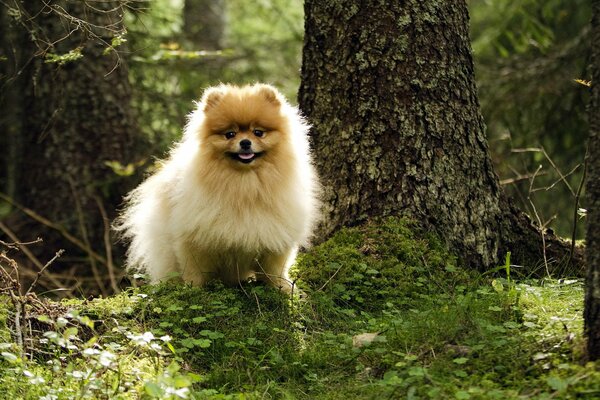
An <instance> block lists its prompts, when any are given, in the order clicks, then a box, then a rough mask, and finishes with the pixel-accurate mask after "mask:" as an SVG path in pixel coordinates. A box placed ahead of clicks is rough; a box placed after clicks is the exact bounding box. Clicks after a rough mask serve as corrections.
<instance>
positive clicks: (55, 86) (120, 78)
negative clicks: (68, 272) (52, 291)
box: [10, 0, 137, 275]
mask: <svg viewBox="0 0 600 400" xmlns="http://www.w3.org/2000/svg"><path fill="white" fill-rule="evenodd" d="M14 4H15V7H20V8H16V9H15V10H18V12H19V13H20V14H21V16H20V17H19V19H18V20H15V21H13V22H14V25H13V29H15V30H16V31H18V34H19V35H20V36H21V38H24V40H25V41H29V47H30V48H33V49H34V50H35V51H36V52H35V54H29V55H28V58H27V59H26V62H25V63H23V65H21V66H20V74H19V76H18V77H17V78H15V79H16V82H18V83H19V84H23V82H25V85H24V91H23V93H22V103H23V108H22V111H23V119H22V121H20V124H21V131H20V132H19V134H20V136H21V137H22V143H23V148H22V151H21V154H20V157H19V158H20V160H21V162H20V165H19V169H20V177H19V182H18V186H17V188H16V190H15V197H16V200H17V202H18V203H21V204H22V205H24V206H26V207H28V208H30V209H32V210H33V211H35V212H36V213H38V214H40V215H42V216H43V217H45V218H47V219H49V220H50V221H52V222H53V223H56V224H59V225H61V226H62V227H64V228H65V230H66V231H68V232H69V233H70V234H72V235H73V236H76V237H78V238H79V239H80V240H81V241H82V242H84V243H86V244H88V245H89V246H90V247H91V248H92V249H93V250H94V251H96V252H97V253H99V254H104V249H105V243H104V235H105V230H106V221H105V220H104V218H103V215H102V210H101V209H100V208H101V207H103V208H104V209H105V211H106V212H107V214H108V215H109V217H110V216H111V215H114V210H115V209H116V207H117V205H118V204H119V203H120V202H121V199H122V194H123V193H125V192H126V190H127V189H128V188H129V185H128V182H127V181H126V180H124V179H122V178H119V177H118V176H117V175H116V174H115V173H114V172H113V171H112V170H111V169H110V168H109V167H108V166H107V165H106V162H107V161H118V162H120V163H122V164H124V165H126V164H128V163H130V162H132V161H133V160H132V158H133V154H134V151H135V148H134V141H133V138H134V136H135V134H136V131H137V130H136V124H135V119H134V115H133V111H132V108H131V107H130V98H131V90H130V85H129V81H128V72H127V68H126V63H125V60H124V59H123V58H122V56H121V55H120V53H119V52H118V51H119V50H122V47H116V48H113V47H112V46H111V45H112V44H113V43H114V44H116V43H115V42H113V39H114V38H115V37H116V38H118V37H119V36H120V35H122V34H124V32H125V31H124V27H123V21H122V18H123V13H124V10H123V9H122V6H123V4H124V3H123V2H122V1H119V0H114V1H104V2H94V3H93V4H91V3H90V4H88V3H86V2H79V1H59V2H52V4H50V3H48V4H45V3H42V2H31V3H21V6H17V4H19V3H17V2H15V3H14ZM22 40H23V39H22ZM69 52H71V54H73V55H75V56H74V57H73V58H76V59H73V60H67V59H65V58H64V57H63V58H62V59H61V60H57V61H56V62H49V61H51V60H52V57H57V56H58V57H60V56H63V55H65V54H68V53H69ZM78 53H80V54H81V55H82V57H81V58H77V54H78ZM101 205H102V206H101ZM13 217H14V216H13ZM10 221H11V222H12V227H13V229H14V230H16V231H17V232H18V233H19V238H20V239H21V240H30V239H32V236H33V235H36V236H37V235H40V236H41V237H42V238H43V239H44V241H45V245H44V248H43V249H40V254H41V259H48V258H50V257H49V256H51V255H53V254H54V252H55V251H56V250H58V248H66V249H68V251H67V255H66V256H67V257H69V258H71V259H72V258H73V257H81V256H85V255H86V254H85V253H83V254H82V253H81V250H80V249H77V248H74V247H73V246H72V245H71V244H70V243H69V242H68V241H66V240H64V237H63V235H60V234H58V233H57V232H56V231H55V230H51V229H46V228H45V227H43V226H42V225H40V224H38V223H35V224H32V223H31V222H32V221H31V220H27V221H28V223H27V224H23V219H19V218H12V219H11V220H10ZM33 238H35V236H33ZM67 257H65V258H67ZM53 268H57V267H56V266H55V267H53ZM58 268H60V267H58ZM87 270H89V265H85V264H81V271H82V272H81V274H82V275H83V274H88V272H87ZM76 275H77V274H76ZM102 275H104V274H102Z"/></svg>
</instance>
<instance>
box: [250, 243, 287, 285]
mask: <svg viewBox="0 0 600 400" xmlns="http://www.w3.org/2000/svg"><path fill="white" fill-rule="evenodd" d="M296 252H297V249H296V248H293V249H290V250H289V251H287V252H284V253H268V254H266V255H264V256H262V257H260V258H259V259H257V260H256V263H257V267H256V279H257V280H259V281H262V282H265V283H266V284H267V285H269V286H273V287H276V288H279V289H281V290H283V291H285V292H288V293H289V292H291V291H292V281H291V280H290V278H289V276H288V270H289V269H290V266H291V265H292V264H293V263H294V260H295V259H296Z"/></svg>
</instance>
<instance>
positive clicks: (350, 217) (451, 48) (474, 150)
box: [299, 0, 542, 268]
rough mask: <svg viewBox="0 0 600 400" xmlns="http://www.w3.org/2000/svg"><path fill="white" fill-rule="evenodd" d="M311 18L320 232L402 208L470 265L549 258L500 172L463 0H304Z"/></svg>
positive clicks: (304, 99) (306, 69)
mask: <svg viewBox="0 0 600 400" xmlns="http://www.w3.org/2000/svg"><path fill="white" fill-rule="evenodd" d="M305 15H306V24H305V30H306V32H305V44H304V54H303V65H302V85H301V88H300V94H299V100H300V106H301V108H302V110H303V111H304V113H305V114H306V115H307V116H308V118H309V120H310V122H311V123H312V124H313V130H312V135H313V136H312V139H313V140H312V143H313V147H314V153H315V155H316V157H315V159H316V163H317V167H318V170H319V172H320V174H321V177H322V180H323V183H324V187H325V194H324V196H325V200H326V204H327V208H326V210H325V220H324V222H323V224H322V225H321V227H320V235H319V236H320V237H321V238H323V237H326V236H327V235H329V234H330V233H331V232H332V231H334V230H335V229H337V228H339V227H340V226H343V225H351V224H355V223H358V222H360V221H362V220H365V219H368V218H370V217H372V216H386V215H405V216H409V217H411V218H413V219H416V220H418V221H421V222H422V224H423V226H424V227H426V228H434V229H435V230H436V231H437V232H438V233H439V234H440V235H442V236H443V237H445V238H446V239H447V241H448V243H449V245H450V247H451V248H452V249H453V250H454V251H455V252H456V253H457V254H459V255H460V256H461V257H462V259H463V260H464V261H465V262H466V263H468V264H469V265H472V266H477V267H484V268H487V267H489V266H492V265H494V264H495V263H496V262H497V261H498V257H499V254H502V253H504V252H506V251H512V252H513V254H515V253H516V255H517V257H516V259H515V258H513V261H516V262H518V263H525V262H531V261H532V260H535V261H536V262H537V261H539V260H540V259H542V246H541V243H542V240H541V236H540V234H539V231H538V230H537V229H535V228H534V227H533V226H532V225H531V223H530V222H529V220H528V219H527V218H522V216H521V215H520V213H519V212H518V211H517V210H515V209H513V208H512V207H510V206H509V204H508V202H507V201H506V199H505V197H504V195H503V192H502V190H501V188H500V186H499V182H498V178H497V176H496V174H495V173H494V171H493V167H492V162H491V160H490V157H489V152H488V147H487V141H486V138H485V134H484V124H483V121H482V117H481V115H480V112H479V104H478V100H477V91H476V87H475V83H474V82H475V81H474V72H473V60H472V55H471V49H470V39H469V30H468V11H467V6H466V3H465V2H464V1H457V2H451V1H449V2H438V1H417V0H408V1H403V2H380V3H377V2H361V1H358V0H353V1H344V2H341V1H328V2H323V1H318V0H307V1H306V2H305ZM509 218H510V222H508V220H509ZM516 221H519V222H518V223H519V226H517V227H513V226H512V225H513V223H516ZM515 230H517V231H521V232H522V234H524V235H526V237H522V238H521V237H515V235H514V233H515ZM524 242H528V244H527V246H524ZM529 242H531V243H535V246H533V247H532V246H531V245H530V243H529Z"/></svg>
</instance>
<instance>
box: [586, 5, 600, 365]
mask: <svg viewBox="0 0 600 400" xmlns="http://www.w3.org/2000/svg"><path fill="white" fill-rule="evenodd" d="M592 7H593V9H592V35H591V36H592V60H591V69H592V90H591V97H590V105H589V116H590V117H589V118H590V137H589V139H588V159H587V168H588V180H587V186H586V193H587V202H588V214H587V231H586V254H585V255H586V261H587V268H588V273H587V281H586V294H585V311H584V321H585V334H586V336H587V339H588V342H587V353H588V357H589V359H590V360H599V359H600V1H598V0H595V1H594V2H593V3H592Z"/></svg>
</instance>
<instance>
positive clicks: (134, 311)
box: [0, 219, 600, 399]
mask: <svg viewBox="0 0 600 400" xmlns="http://www.w3.org/2000/svg"><path fill="white" fill-rule="evenodd" d="M509 265H510V263H509V262H507V271H508V266H509ZM294 279H295V281H296V285H297V286H298V287H299V288H300V289H301V291H302V294H301V296H295V297H294V298H290V297H289V296H287V295H285V294H283V293H280V292H278V291H276V290H273V289H270V288H266V287H264V286H260V285H258V284H256V283H248V284H245V285H244V286H243V287H239V288H225V287H223V286H222V285H220V284H218V283H215V284H212V285H210V286H208V287H205V288H201V289H200V288H194V287H190V286H186V285H182V284H176V283H165V284H161V285H156V286H144V287H142V288H139V289H131V290H130V291H129V292H127V293H122V294H119V295H116V296H113V297H110V298H107V299H95V300H92V301H82V300H79V301H76V300H70V301H66V302H62V303H60V304H58V305H56V307H60V308H61V309H64V310H68V311H66V312H64V313H63V314H61V315H60V316H57V314H56V313H52V312H49V313H48V315H45V314H44V313H40V314H39V315H36V316H35V320H36V321H37V325H36V329H34V330H32V332H34V331H35V332H37V334H36V335H33V336H34V337H33V338H32V340H34V341H35V345H34V346H31V347H30V348H29V350H28V351H26V352H23V351H22V350H23V349H19V348H18V347H17V346H16V344H15V343H14V342H13V341H12V340H11V330H14V328H13V327H12V319H13V317H14V315H13V311H12V310H11V309H10V306H8V305H7V304H9V303H8V302H7V301H2V302H0V342H1V343H0V348H1V350H0V351H1V353H2V357H1V358H0V391H1V392H2V393H3V395H4V396H6V398H26V399H30V398H31V399H37V398H42V399H79V398H88V399H103V398H104V399H138V398H144V399H152V398H161V399H177V398H195V399H207V398H208V399H210V398H214V399H254V398H261V399H262V398H266V399H269V398H274V399H275V398H276V399H279V398H290V399H294V398H298V399H355V398H360V399H385V398H425V399H427V398H432V399H448V398H449V399H513V398H514V399H529V398H532V399H549V398H590V399H591V398H598V397H599V396H600V371H599V370H598V368H597V367H596V366H595V365H594V364H593V363H588V364H582V363H581V360H582V353H581V351H580V349H581V348H582V338H581V331H582V318H581V314H582V303H583V287H582V283H581V282H580V281H577V280H572V281H569V280H563V281H544V282H514V281H512V280H511V279H510V276H507V275H506V274H500V275H498V274H496V276H493V277H492V276H489V275H484V276H482V275H481V274H479V273H477V272H475V271H470V270H468V269H464V268H461V267H460V266H459V265H458V263H457V260H456V258H454V257H452V256H450V255H449V254H448V253H447V251H446V250H445V248H444V246H443V244H442V243H441V242H440V241H439V240H437V239H436V238H434V237H431V236H430V235H427V234H424V233H420V232H419V231H418V230H417V229H415V228H414V227H413V226H411V224H410V223H409V222H406V221H402V220H396V219H387V220H383V221H378V222H372V223H369V224H367V225H365V226H362V227H356V228H351V229H345V230H342V231H340V232H339V233H338V234H336V235H335V236H334V237H333V238H331V239H330V240H329V241H327V242H326V243H324V244H322V245H320V246H318V247H316V248H314V249H312V250H310V251H309V252H308V253H306V254H303V255H302V256H301V257H300V258H299V260H298V265H297V267H296V269H295V270H294ZM45 307H46V308H52V307H54V305H53V303H51V302H50V303H47V305H46V306H45ZM38 309H39V308H38ZM13 333H14V332H13Z"/></svg>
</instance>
